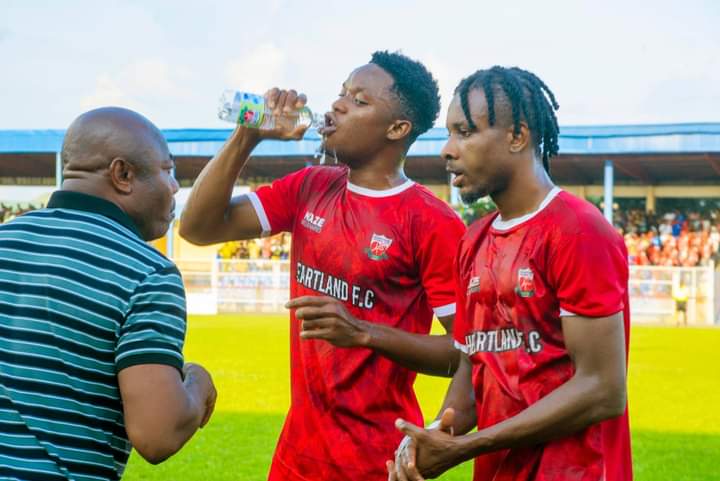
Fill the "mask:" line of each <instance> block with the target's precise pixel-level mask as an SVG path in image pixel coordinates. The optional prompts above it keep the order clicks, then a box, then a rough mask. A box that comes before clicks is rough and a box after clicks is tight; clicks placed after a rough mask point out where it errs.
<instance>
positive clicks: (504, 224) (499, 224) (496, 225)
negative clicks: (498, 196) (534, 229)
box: [492, 187, 562, 230]
mask: <svg viewBox="0 0 720 481" xmlns="http://www.w3.org/2000/svg"><path fill="white" fill-rule="evenodd" d="M560 192H562V189H561V188H560V187H553V188H552V190H551V191H550V192H548V194H547V195H546V196H545V198H544V199H543V201H542V202H540V205H539V206H538V208H537V210H536V211H534V212H530V213H529V214H525V215H524V216H521V217H516V218H514V219H510V220H502V217H501V216H500V214H498V216H497V217H495V219H494V220H493V223H492V227H493V229H496V230H509V229H512V228H513V227H516V226H519V225H520V224H522V223H524V222H527V221H529V220H530V219H532V218H533V217H535V216H536V215H538V214H539V213H540V212H541V211H542V210H543V209H544V208H545V207H547V206H548V204H549V203H550V202H551V201H552V200H553V199H554V198H555V197H557V195H558V194H559V193H560Z"/></svg>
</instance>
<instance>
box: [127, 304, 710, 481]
mask: <svg viewBox="0 0 720 481" xmlns="http://www.w3.org/2000/svg"><path fill="white" fill-rule="evenodd" d="M630 341H631V353H630V370H629V385H630V394H629V398H630V423H631V429H632V434H633V457H634V469H635V479H636V480H639V481H660V480H668V481H695V480H697V481H712V480H720V329H692V328H688V329H674V328H663V327H635V328H633V330H632V334H631V339H630ZM185 356H186V359H187V360H188V361H197V362H200V363H202V364H203V365H205V366H206V367H207V368H208V369H209V370H210V371H211V372H212V374H213V377H214V379H215V383H216V384H217V387H218V391H219V397H218V403H217V409H216V412H215V416H214V417H213V419H212V420H211V421H210V424H208V426H206V427H205V428H204V429H203V430H202V431H201V432H199V433H198V434H197V435H196V436H195V437H194V438H193V439H192V440H191V441H190V442H189V443H188V444H187V445H186V446H185V447H184V448H183V450H182V451H181V452H180V453H178V454H176V455H175V456H174V457H172V458H171V459H170V460H168V461H166V462H165V463H163V464H161V465H158V466H151V465H150V464H148V463H146V462H145V461H144V460H143V459H142V458H140V457H139V456H137V455H136V454H134V453H133V455H132V457H131V458H130V462H129V464H128V468H127V471H126V474H125V476H124V477H123V481H196V480H197V481H264V480H265V479H266V475H267V470H268V467H269V466H270V459H271V457H272V453H273V450H274V447H275V441H276V440H277V436H278V434H279V433H280V429H281V427H282V423H283V419H284V417H285V412H286V411H287V408H288V405H289V398H290V392H289V389H290V383H289V364H290V360H289V341H288V321H287V317H286V316H269V315H243V316H210V317H208V316H196V317H191V318H190V321H189V329H188V338H187V344H186V349H185ZM447 383H448V380H446V379H441V378H432V377H427V376H419V377H418V380H417V382H416V384H415V387H416V391H417V393H418V397H419V399H420V402H421V405H422V406H423V412H425V415H426V417H428V418H432V417H434V416H435V414H436V412H437V410H438V409H439V407H440V404H441V402H442V397H443V395H444V393H445V389H446V386H447ZM471 473H472V469H471V464H470V463H466V464H465V465H463V466H459V467H457V468H456V469H454V470H452V471H450V472H448V473H446V474H445V475H444V476H442V477H441V478H439V479H442V480H445V481H461V480H463V481H469V480H470V479H471V476H472V474H471Z"/></svg>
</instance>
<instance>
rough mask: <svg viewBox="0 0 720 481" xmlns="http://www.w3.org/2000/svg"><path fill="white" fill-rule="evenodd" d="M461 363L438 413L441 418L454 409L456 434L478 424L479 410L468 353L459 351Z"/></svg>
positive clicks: (468, 430)
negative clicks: (477, 409)
mask: <svg viewBox="0 0 720 481" xmlns="http://www.w3.org/2000/svg"><path fill="white" fill-rule="evenodd" d="M458 352H459V353H460V354H459V356H460V364H459V365H458V368H457V371H455V375H454V376H453V378H452V381H450V386H448V391H447V394H446V395H445V401H443V405H442V407H441V408H440V412H439V413H438V415H437V420H439V419H441V418H442V416H443V414H444V413H445V411H447V410H448V409H452V410H453V411H454V418H453V423H452V432H453V434H454V435H456V436H457V435H460V434H465V433H468V432H470V431H472V430H473V428H475V426H477V412H476V410H475V408H476V404H475V388H474V386H473V382H472V362H471V361H470V358H469V357H468V356H467V354H465V353H463V352H460V351H458Z"/></svg>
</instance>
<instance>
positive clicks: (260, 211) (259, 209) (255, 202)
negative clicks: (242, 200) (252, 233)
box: [246, 192, 272, 237]
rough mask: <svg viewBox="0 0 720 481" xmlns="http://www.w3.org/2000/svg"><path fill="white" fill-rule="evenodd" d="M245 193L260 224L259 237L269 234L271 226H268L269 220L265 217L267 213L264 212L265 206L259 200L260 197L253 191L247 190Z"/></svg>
mask: <svg viewBox="0 0 720 481" xmlns="http://www.w3.org/2000/svg"><path fill="white" fill-rule="evenodd" d="M246 195H247V196H248V199H250V203H251V204H252V206H253V209H255V213H256V214H257V217H258V220H259V221H260V226H262V234H260V237H267V236H269V235H270V234H271V233H272V228H271V227H270V221H269V220H268V218H267V214H266V213H265V208H264V207H263V205H262V202H261V201H260V197H258V195H257V194H256V193H255V192H248V193H247V194H246Z"/></svg>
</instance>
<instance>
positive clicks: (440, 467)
mask: <svg viewBox="0 0 720 481" xmlns="http://www.w3.org/2000/svg"><path fill="white" fill-rule="evenodd" d="M454 418H455V411H454V410H453V409H452V408H449V409H446V410H445V411H444V412H443V414H442V416H441V418H440V425H439V426H438V428H436V429H423V428H421V427H418V426H415V425H414V424H412V423H409V422H407V421H403V420H402V419H398V420H397V421H396V423H395V425H396V426H397V428H398V429H399V430H400V431H402V432H403V433H405V436H406V437H407V438H409V441H407V442H406V444H405V446H402V444H403V442H405V440H403V442H401V448H399V449H398V451H397V453H396V456H395V461H394V462H393V461H388V462H387V468H388V479H389V480H392V481H424V480H425V479H432V478H435V477H437V476H439V475H441V474H442V473H444V472H445V471H447V470H448V469H450V468H451V467H453V466H455V465H456V464H458V461H457V448H458V443H457V439H458V438H455V437H453V431H452V425H453V422H454Z"/></svg>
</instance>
